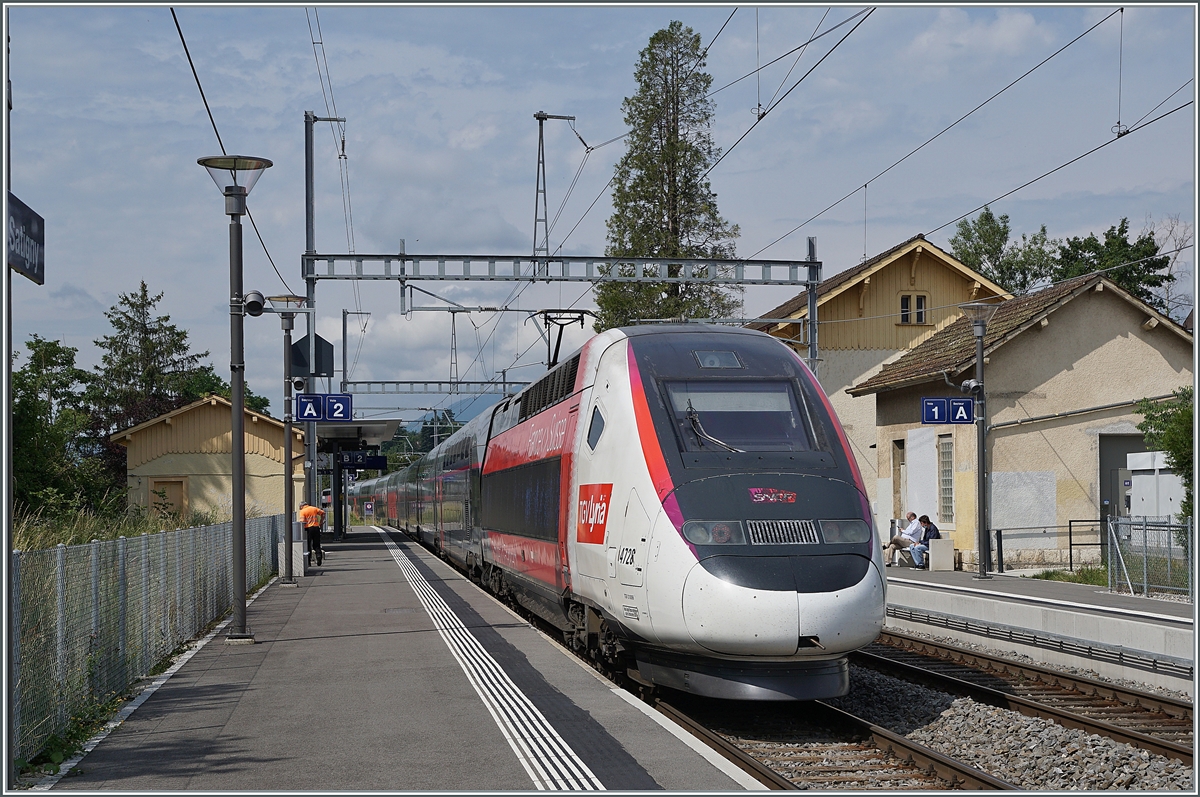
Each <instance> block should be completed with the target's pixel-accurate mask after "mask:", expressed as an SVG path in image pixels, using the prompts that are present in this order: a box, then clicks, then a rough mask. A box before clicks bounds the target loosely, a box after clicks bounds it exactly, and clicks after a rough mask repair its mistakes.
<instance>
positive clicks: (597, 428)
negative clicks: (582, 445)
mask: <svg viewBox="0 0 1200 797" xmlns="http://www.w3.org/2000/svg"><path fill="white" fill-rule="evenodd" d="M603 433H604V416H603V415H601V414H600V408H599V407H593V408H592V422H591V423H590V424H589V425H588V436H587V443H588V448H590V449H592V450H593V451H595V450H596V443H598V442H600V435H601V434H603Z"/></svg>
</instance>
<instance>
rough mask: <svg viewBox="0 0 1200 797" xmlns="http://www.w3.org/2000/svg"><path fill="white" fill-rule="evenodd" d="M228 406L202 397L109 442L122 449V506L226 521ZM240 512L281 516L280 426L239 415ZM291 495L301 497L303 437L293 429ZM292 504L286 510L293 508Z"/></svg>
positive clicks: (229, 445)
mask: <svg viewBox="0 0 1200 797" xmlns="http://www.w3.org/2000/svg"><path fill="white" fill-rule="evenodd" d="M232 411H233V405H232V404H231V402H230V401H229V400H228V399H225V398H222V397H220V396H209V397H207V398H204V399H200V400H199V401H194V402H192V403H191V404H188V405H186V406H183V407H180V408H179V409H176V410H173V411H171V412H168V413H166V414H164V415H160V416H158V417H157V418H152V419H151V420H149V421H146V422H144V423H140V424H138V425H137V426H134V427H132V428H129V429H125V430H124V431H120V432H116V433H115V434H113V435H112V437H111V439H112V440H113V442H115V443H119V444H121V445H123V446H125V448H126V479H127V485H128V489H129V501H130V503H131V504H137V505H139V506H144V507H147V508H152V509H156V510H157V511H159V512H160V513H163V512H170V513H177V514H178V515H180V516H181V517H185V518H186V517H187V516H188V515H190V514H191V512H193V511H199V512H206V513H212V514H215V515H216V516H217V517H219V518H227V517H229V515H230V514H231V510H232V493H233V461H232V457H231V453H232V441H233V435H232V429H233V416H232ZM245 418H246V420H245V440H246V445H245V448H246V514H247V515H250V516H254V515H274V514H280V513H282V512H283V472H284V466H283V422H282V421H278V420H276V419H274V418H272V417H270V416H269V415H263V414H261V413H258V412H254V411H253V410H246V411H245ZM292 433H293V435H294V438H293V441H292V481H293V486H294V496H295V500H296V503H297V506H298V505H299V499H300V497H301V496H302V495H303V493H304V433H303V430H302V428H300V427H296V428H294V429H293V432H292ZM295 508H296V507H293V510H294V509H295Z"/></svg>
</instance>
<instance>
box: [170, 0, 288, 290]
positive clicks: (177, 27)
mask: <svg viewBox="0 0 1200 797" xmlns="http://www.w3.org/2000/svg"><path fill="white" fill-rule="evenodd" d="M171 19H172V20H174V21H175V30H177V31H178V32H179V43H180V44H182V45H183V54H184V55H186V56H187V62H188V66H190V67H191V68H192V77H193V78H195V80H196V88H197V89H199V91H200V100H201V101H202V102H203V103H204V110H205V111H206V112H207V113H208V121H209V122H210V123H211V124H212V129H213V134H214V135H215V136H216V137H217V144H218V145H219V146H220V147H221V154H222V155H228V154H229V153H228V152H226V151H225V142H223V141H221V131H220V130H218V129H217V121H216V120H215V119H213V115H212V108H210V107H209V105H208V98H207V97H205V96H204V86H203V85H202V84H201V83H200V75H199V74H197V73H196V64H195V62H193V61H192V53H191V51H190V50H189V49H188V46H187V39H185V38H184V36H183V28H182V27H181V26H180V25H179V17H177V16H176V15H175V9H174V8H171ZM246 216H247V217H248V218H249V219H250V226H251V227H253V228H254V234H255V235H256V236H257V237H258V243H259V244H260V245H261V246H262V248H263V253H264V254H265V255H266V256H267V261H268V262H269V263H270V264H271V268H272V270H274V272H275V276H277V277H279V281H280V282H282V283H283V287H285V288H287V291H288V293H295V291H293V290H292V286H290V285H288V284H287V280H285V279H284V278H283V274H281V273H279V268H278V267H277V266H276V265H275V258H273V257H271V251H270V250H269V249H267V243H266V241H264V240H263V237H262V233H261V232H259V231H258V224H257V223H256V222H255V221H254V214H253V213H251V212H250V208H249V207H247V208H246Z"/></svg>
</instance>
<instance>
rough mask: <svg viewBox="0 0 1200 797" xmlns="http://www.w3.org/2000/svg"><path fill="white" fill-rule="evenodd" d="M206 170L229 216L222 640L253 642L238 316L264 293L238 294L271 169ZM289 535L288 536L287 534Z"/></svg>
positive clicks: (226, 159) (224, 165) (254, 307)
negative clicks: (229, 409)
mask: <svg viewBox="0 0 1200 797" xmlns="http://www.w3.org/2000/svg"><path fill="white" fill-rule="evenodd" d="M196 162H197V163H199V164H200V165H201V166H203V167H204V168H205V169H207V170H208V174H209V176H211V177H212V179H213V182H214V183H216V184H217V188H219V189H221V192H222V193H223V194H224V195H225V213H226V214H227V215H228V216H229V386H230V390H231V393H232V397H231V403H232V404H233V419H232V420H233V430H232V438H233V439H232V440H231V441H230V442H231V444H232V445H231V448H232V458H233V496H232V497H233V531H232V536H233V623H232V624H231V625H230V631H229V634H228V636H227V637H226V638H225V642H226V644H232V645H237V644H249V645H252V644H254V635H253V634H252V633H250V629H249V628H247V627H246V433H245V426H246V410H245V405H246V363H245V357H244V349H245V346H244V344H243V341H242V316H243V314H244V313H246V312H247V311H248V310H249V311H250V312H251V313H253V314H254V315H258V314H259V313H261V312H262V297H261V296H257V297H256V301H255V302H253V303H252V304H250V305H249V306H248V303H247V302H246V300H245V297H243V296H242V216H244V215H245V214H246V196H247V195H248V194H249V193H250V189H251V188H253V187H254V184H255V183H256V182H258V178H259V177H261V176H262V173H263V172H264V171H266V170H267V169H269V168H271V161H269V160H267V159H265V158H247V157H245V156H242V155H218V156H214V157H209V158H198V159H197V160H196ZM289 536H290V535H289Z"/></svg>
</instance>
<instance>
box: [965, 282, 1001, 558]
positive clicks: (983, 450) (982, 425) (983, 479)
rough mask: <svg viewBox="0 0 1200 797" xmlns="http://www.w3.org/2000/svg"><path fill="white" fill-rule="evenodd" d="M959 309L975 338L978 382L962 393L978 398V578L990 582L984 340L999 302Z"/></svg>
mask: <svg viewBox="0 0 1200 797" xmlns="http://www.w3.org/2000/svg"><path fill="white" fill-rule="evenodd" d="M958 307H959V309H960V310H962V311H963V314H964V315H966V317H967V318H968V319H969V320H970V321H971V331H972V332H973V333H974V335H975V378H974V379H968V380H967V381H965V382H963V385H962V390H963V392H964V393H970V394H971V395H972V396H974V397H975V428H976V446H975V504H976V513H977V514H976V523H975V526H976V547H977V548H978V550H979V557H978V558H979V572H978V573H977V574H976V575H975V578H991V577H992V576H991V575H990V574H989V573H988V564H989V562H990V561H991V557H992V550H991V549H992V546H991V540H990V538H989V536H988V489H987V476H986V474H985V472H984V469H985V468H986V467H987V396H986V392H985V390H984V383H983V336H984V335H986V334H987V327H988V323H990V322H991V320H992V317H993V316H994V315H995V314H996V310H997V309H998V308H999V307H1000V304H999V303H998V302H968V303H966V304H960V305H959V306H958Z"/></svg>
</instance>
